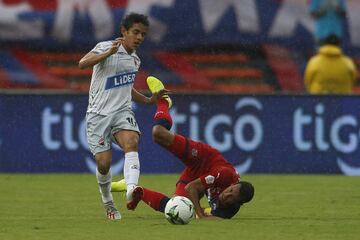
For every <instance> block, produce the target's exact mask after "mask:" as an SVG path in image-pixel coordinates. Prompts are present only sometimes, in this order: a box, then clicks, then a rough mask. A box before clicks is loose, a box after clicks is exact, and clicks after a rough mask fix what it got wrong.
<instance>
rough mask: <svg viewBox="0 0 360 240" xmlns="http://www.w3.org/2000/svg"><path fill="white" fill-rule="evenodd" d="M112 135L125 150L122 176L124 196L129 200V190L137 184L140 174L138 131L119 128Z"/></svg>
mask: <svg viewBox="0 0 360 240" xmlns="http://www.w3.org/2000/svg"><path fill="white" fill-rule="evenodd" d="M114 136H115V139H116V141H117V142H118V144H119V145H120V147H121V148H122V149H123V151H124V152H125V163H124V177H125V182H126V185H127V192H126V198H127V200H128V201H131V192H132V191H133V189H134V188H135V187H136V186H137V184H138V182H139V176H140V161H139V154H138V144H139V133H138V132H135V131H132V130H131V131H129V130H120V131H118V132H116V133H115V135H114Z"/></svg>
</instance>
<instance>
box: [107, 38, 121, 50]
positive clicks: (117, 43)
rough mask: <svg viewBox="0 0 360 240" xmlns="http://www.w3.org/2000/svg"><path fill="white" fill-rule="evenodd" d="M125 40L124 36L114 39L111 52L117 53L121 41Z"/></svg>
mask: <svg viewBox="0 0 360 240" xmlns="http://www.w3.org/2000/svg"><path fill="white" fill-rule="evenodd" d="M123 40H124V38H121V37H120V38H116V39H115V40H114V41H113V43H112V45H111V48H110V49H109V52H110V54H114V53H116V52H117V51H118V49H119V47H120V45H121V43H122V42H123Z"/></svg>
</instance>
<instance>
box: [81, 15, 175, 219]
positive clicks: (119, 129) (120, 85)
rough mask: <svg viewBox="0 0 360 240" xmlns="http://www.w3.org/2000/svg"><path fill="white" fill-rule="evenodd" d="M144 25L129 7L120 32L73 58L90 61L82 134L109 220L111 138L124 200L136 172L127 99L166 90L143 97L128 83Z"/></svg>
mask: <svg viewBox="0 0 360 240" xmlns="http://www.w3.org/2000/svg"><path fill="white" fill-rule="evenodd" d="M148 28H149V21H148V19H147V16H145V15H142V14H137V13H131V14H129V15H127V16H126V17H125V18H124V19H123V21H122V23H121V33H122V37H121V38H117V39H115V40H113V41H104V42H100V43H98V44H97V45H96V46H95V47H94V48H93V49H92V50H91V51H90V52H89V53H87V54H86V55H85V56H84V57H83V58H82V59H81V60H80V62H79V68H81V69H83V68H87V67H93V73H92V78H91V86H90V90H89V105H88V109H87V113H86V129H87V138H88V144H89V147H90V150H91V152H92V154H93V155H94V157H95V160H96V165H97V170H96V177H97V180H98V183H99V188H100V193H101V197H102V202H103V204H104V208H105V211H106V216H107V218H108V219H111V220H119V219H121V214H120V212H119V211H118V210H117V209H116V207H115V204H114V201H113V197H112V194H111V192H110V189H111V180H112V176H111V170H110V166H111V159H112V152H111V143H112V141H114V142H115V143H117V144H118V145H119V146H120V147H121V148H122V149H123V151H124V152H125V163H124V177H125V181H126V183H127V189H128V190H127V199H128V203H130V202H131V200H132V199H131V196H132V190H133V189H134V188H135V187H136V186H137V184H138V180H139V175H140V162H139V155H138V142H139V135H140V130H139V127H138V125H137V122H136V119H135V115H134V113H133V111H132V109H131V104H132V100H134V101H136V102H139V103H145V104H155V103H156V101H157V99H158V98H159V97H161V96H162V95H164V94H166V93H168V91H167V90H164V91H160V92H157V93H155V94H153V95H152V96H151V97H146V96H145V95H143V94H141V93H140V92H138V91H137V90H136V89H135V88H134V87H133V85H134V80H135V76H136V73H137V71H138V69H139V67H140V59H139V57H138V56H137V55H136V52H135V50H136V49H137V47H138V46H139V45H140V44H141V43H142V42H143V41H144V38H145V35H146V33H147V31H148Z"/></svg>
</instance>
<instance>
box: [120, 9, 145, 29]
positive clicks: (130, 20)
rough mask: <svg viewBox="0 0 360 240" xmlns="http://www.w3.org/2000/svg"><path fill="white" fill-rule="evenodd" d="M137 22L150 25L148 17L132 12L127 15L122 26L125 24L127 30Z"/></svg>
mask: <svg viewBox="0 0 360 240" xmlns="http://www.w3.org/2000/svg"><path fill="white" fill-rule="evenodd" d="M135 23H142V24H143V25H144V26H147V27H148V26H149V20H148V17H147V16H145V15H143V14H139V13H130V14H129V15H126V16H125V18H124V19H123V20H122V22H121V26H124V28H125V29H126V30H129V29H130V28H131V27H132V26H133V25H134V24H135Z"/></svg>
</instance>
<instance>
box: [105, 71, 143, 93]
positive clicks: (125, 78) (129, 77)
mask: <svg viewBox="0 0 360 240" xmlns="http://www.w3.org/2000/svg"><path fill="white" fill-rule="evenodd" d="M136 73H137V72H128V73H121V74H117V75H114V76H111V77H108V78H107V79H106V85H105V90H108V89H111V88H116V87H123V86H126V85H129V84H132V83H134V82H135V77H136Z"/></svg>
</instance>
